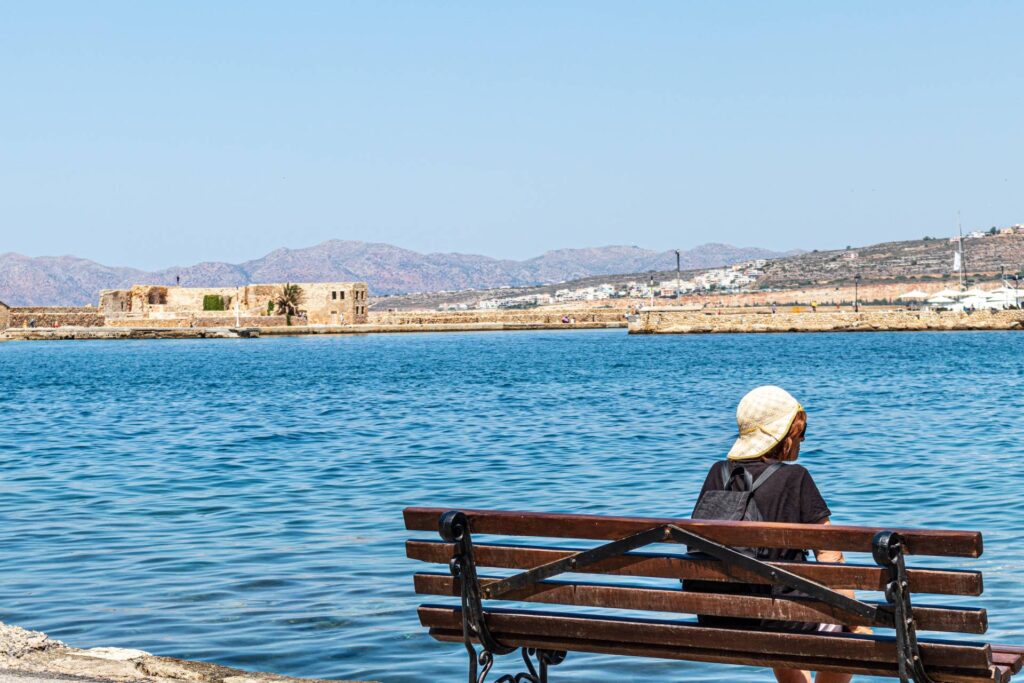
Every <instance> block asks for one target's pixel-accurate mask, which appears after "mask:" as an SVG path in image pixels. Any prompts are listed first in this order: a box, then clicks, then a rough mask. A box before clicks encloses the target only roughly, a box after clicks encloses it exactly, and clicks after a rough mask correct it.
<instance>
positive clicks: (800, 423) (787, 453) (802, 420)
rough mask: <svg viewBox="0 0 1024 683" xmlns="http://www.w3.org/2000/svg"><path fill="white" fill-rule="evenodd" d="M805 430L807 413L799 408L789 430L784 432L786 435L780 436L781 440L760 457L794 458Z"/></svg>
mask: <svg viewBox="0 0 1024 683" xmlns="http://www.w3.org/2000/svg"><path fill="white" fill-rule="evenodd" d="M806 430H807V413H805V412H804V411H802V410H801V411H799V412H797V414H796V417H794V418H793V424H792V425H790V427H789V431H788V432H786V436H784V437H783V438H782V441H780V442H779V443H777V444H776V445H775V447H774V448H772V449H771V450H770V451H768V452H767V453H765V454H764V455H763V456H762V457H763V458H764V459H765V460H779V461H781V462H786V461H789V460H796V457H795V454H796V453H797V452H798V451H797V448H798V447H799V446H800V442H801V441H803V440H804V431H806Z"/></svg>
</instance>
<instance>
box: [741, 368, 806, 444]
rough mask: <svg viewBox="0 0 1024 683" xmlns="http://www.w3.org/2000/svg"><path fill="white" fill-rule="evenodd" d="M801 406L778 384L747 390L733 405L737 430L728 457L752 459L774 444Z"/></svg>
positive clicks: (784, 434) (785, 432) (779, 439)
mask: <svg viewBox="0 0 1024 683" xmlns="http://www.w3.org/2000/svg"><path fill="white" fill-rule="evenodd" d="M803 409H804V408H803V406H802V405H800V402H799V401H797V400H796V399H795V398H793V396H792V395H790V393H789V392H788V391H786V390H785V389H783V388H781V387H775V386H763V387H758V388H756V389H754V390H753V391H751V392H749V393H748V394H747V395H746V396H744V397H743V398H742V399H741V400H740V404H739V406H737V407H736V424H737V425H738V426H739V428H740V434H739V437H738V438H737V439H736V443H734V444H733V445H732V448H730V449H729V455H728V458H729V460H755V459H757V458H760V457H761V456H762V455H764V454H765V453H767V452H768V451H770V450H771V449H773V448H775V446H776V445H778V444H779V442H780V441H782V440H783V439H784V438H786V434H788V433H789V428H790V427H792V426H793V420H794V419H796V416H797V415H798V414H799V413H800V412H801V411H802V410H803Z"/></svg>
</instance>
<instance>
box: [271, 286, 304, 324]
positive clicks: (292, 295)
mask: <svg viewBox="0 0 1024 683" xmlns="http://www.w3.org/2000/svg"><path fill="white" fill-rule="evenodd" d="M304 299H305V297H304V296H303V294H302V287H299V286H298V285H290V284H286V285H285V286H284V287H282V288H281V291H280V292H279V293H278V295H277V298H275V299H274V304H275V305H276V306H277V314H278V315H286V316H288V317H289V318H290V317H291V316H293V315H298V313H299V306H301V305H302V302H303V300H304Z"/></svg>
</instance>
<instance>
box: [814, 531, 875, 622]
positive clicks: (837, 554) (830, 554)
mask: <svg viewBox="0 0 1024 683" xmlns="http://www.w3.org/2000/svg"><path fill="white" fill-rule="evenodd" d="M820 523H821V524H831V523H832V521H831V520H830V519H829V518H828V517H826V518H825V519H823V520H822V521H821V522H820ZM814 559H815V560H817V561H818V562H846V558H845V557H843V553H842V552H841V551H839V550H815V551H814ZM839 592H840V593H842V594H843V595H845V596H846V597H848V598H856V597H857V596H855V595H854V594H853V591H846V590H841V591H839ZM849 628H850V631H852V632H853V633H866V634H871V633H874V631H872V630H871V627H870V626H850V627H849Z"/></svg>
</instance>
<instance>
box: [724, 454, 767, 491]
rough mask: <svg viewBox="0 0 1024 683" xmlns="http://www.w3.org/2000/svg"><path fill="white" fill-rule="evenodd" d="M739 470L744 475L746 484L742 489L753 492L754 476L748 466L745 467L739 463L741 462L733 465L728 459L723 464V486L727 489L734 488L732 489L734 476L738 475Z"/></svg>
mask: <svg viewBox="0 0 1024 683" xmlns="http://www.w3.org/2000/svg"><path fill="white" fill-rule="evenodd" d="M737 470H738V471H739V472H740V474H741V475H742V479H743V484H744V488H741V489H740V491H750V492H753V490H754V488H753V487H754V477H753V476H752V475H751V474H750V472H749V471H748V470H747V468H746V467H744V466H743V465H741V464H739V463H736V464H735V465H733V463H731V462H729V461H728V460H726V461H725V462H724V463H723V464H722V487H723V488H724V489H725V490H726V491H730V490H732V489H731V486H732V478H733V477H735V476H736V472H737ZM762 476H763V475H762Z"/></svg>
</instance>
